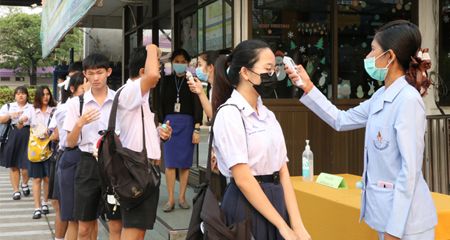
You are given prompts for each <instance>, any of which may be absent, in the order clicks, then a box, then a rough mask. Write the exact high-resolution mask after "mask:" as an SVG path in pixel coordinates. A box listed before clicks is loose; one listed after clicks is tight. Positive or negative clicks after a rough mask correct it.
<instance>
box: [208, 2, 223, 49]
mask: <svg viewBox="0 0 450 240" xmlns="http://www.w3.org/2000/svg"><path fill="white" fill-rule="evenodd" d="M222 6H223V5H222V1H216V2H214V3H211V4H209V5H207V6H206V7H205V14H206V21H205V36H206V39H205V42H206V49H205V50H217V49H221V48H223V18H222V17H223V12H222Z"/></svg>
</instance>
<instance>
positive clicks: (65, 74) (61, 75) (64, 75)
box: [58, 73, 67, 80]
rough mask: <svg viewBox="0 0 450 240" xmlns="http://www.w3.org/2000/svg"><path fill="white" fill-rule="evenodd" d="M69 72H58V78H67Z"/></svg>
mask: <svg viewBox="0 0 450 240" xmlns="http://www.w3.org/2000/svg"><path fill="white" fill-rule="evenodd" d="M66 77H67V73H61V74H58V79H62V80H66Z"/></svg>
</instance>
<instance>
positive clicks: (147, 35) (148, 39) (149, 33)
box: [142, 27, 153, 46]
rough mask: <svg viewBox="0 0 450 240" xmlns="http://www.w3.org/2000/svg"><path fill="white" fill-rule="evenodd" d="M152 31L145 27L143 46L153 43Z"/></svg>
mask: <svg viewBox="0 0 450 240" xmlns="http://www.w3.org/2000/svg"><path fill="white" fill-rule="evenodd" d="M152 35H153V34H152V29H151V28H149V27H145V28H144V29H143V30H142V45H143V46H147V45H148V44H150V43H152V42H153V41H152Z"/></svg>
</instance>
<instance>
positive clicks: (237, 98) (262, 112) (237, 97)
mask: <svg viewBox="0 0 450 240" xmlns="http://www.w3.org/2000/svg"><path fill="white" fill-rule="evenodd" d="M230 100H231V103H234V104H236V105H237V106H238V108H239V109H241V111H242V113H243V114H244V116H246V117H248V116H250V115H252V114H255V115H256V116H257V117H258V118H259V119H260V120H262V119H265V118H266V117H267V108H266V107H265V106H264V105H263V104H262V99H261V96H259V97H258V100H257V102H256V106H257V108H258V113H259V114H256V111H255V110H254V109H253V108H252V106H250V104H249V103H248V102H247V100H246V99H245V98H244V97H243V96H242V95H241V94H240V93H239V92H238V91H237V90H236V89H234V90H233V92H232V93H231V97H230Z"/></svg>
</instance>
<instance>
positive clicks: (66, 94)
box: [61, 72, 84, 103]
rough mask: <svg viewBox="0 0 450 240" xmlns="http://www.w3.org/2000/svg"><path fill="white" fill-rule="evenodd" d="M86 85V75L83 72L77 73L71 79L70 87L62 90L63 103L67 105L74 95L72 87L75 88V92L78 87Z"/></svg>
mask: <svg viewBox="0 0 450 240" xmlns="http://www.w3.org/2000/svg"><path fill="white" fill-rule="evenodd" d="M83 84H84V74H83V73H82V72H76V73H75V74H74V75H72V77H70V81H69V87H68V88H67V90H66V89H64V87H63V88H62V89H61V102H62V103H65V102H66V101H67V99H69V98H70V97H72V96H73V93H72V92H71V91H70V87H73V89H74V91H77V89H78V87H80V86H81V85H83Z"/></svg>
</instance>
